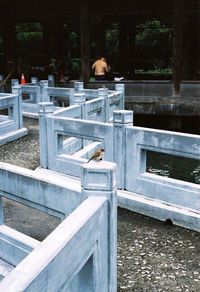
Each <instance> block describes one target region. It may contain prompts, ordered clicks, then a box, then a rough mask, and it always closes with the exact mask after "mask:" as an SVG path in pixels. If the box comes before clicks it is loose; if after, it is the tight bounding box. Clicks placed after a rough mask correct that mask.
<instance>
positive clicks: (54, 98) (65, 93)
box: [12, 77, 124, 122]
mask: <svg viewBox="0 0 200 292" xmlns="http://www.w3.org/2000/svg"><path fill="white" fill-rule="evenodd" d="M31 81H32V82H31V83H29V84H26V85H20V86H21V89H22V95H23V96H26V99H24V100H23V104H22V108H23V115H24V116H28V117H32V118H38V105H39V103H40V102H53V104H54V106H55V108H54V110H58V109H59V108H60V105H61V107H63V106H64V107H66V106H67V105H74V104H78V96H79V95H80V96H81V98H80V99H81V100H80V102H81V103H83V100H84V103H85V102H86V101H88V100H94V99H96V98H99V97H101V98H103V99H104V103H103V105H101V107H105V108H104V109H103V110H104V112H105V119H108V120H106V122H107V121H109V118H111V117H112V112H113V110H115V109H123V108H124V85H123V84H116V86H115V90H114V91H113V90H112V91H111V90H108V89H104V88H101V89H99V90H94V89H83V82H75V83H74V88H59V87H52V86H49V84H53V82H49V81H48V80H41V81H39V82H38V81H37V79H36V78H33V77H32V80H31ZM18 84H19V81H18V80H17V79H13V80H12V86H16V85H18ZM94 103H95V102H93V103H92V102H91V107H92V104H94ZM88 112H89V111H88ZM83 114H84V113H83ZM88 117H89V114H88Z"/></svg>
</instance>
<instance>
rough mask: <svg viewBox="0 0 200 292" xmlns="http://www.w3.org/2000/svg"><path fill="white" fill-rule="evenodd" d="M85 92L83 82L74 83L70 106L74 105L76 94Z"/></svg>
mask: <svg viewBox="0 0 200 292" xmlns="http://www.w3.org/2000/svg"><path fill="white" fill-rule="evenodd" d="M82 92H83V82H80V81H79V82H74V89H72V90H71V91H70V100H69V105H74V94H76V93H82Z"/></svg>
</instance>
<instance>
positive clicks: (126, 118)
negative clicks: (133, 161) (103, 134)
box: [113, 110, 133, 190]
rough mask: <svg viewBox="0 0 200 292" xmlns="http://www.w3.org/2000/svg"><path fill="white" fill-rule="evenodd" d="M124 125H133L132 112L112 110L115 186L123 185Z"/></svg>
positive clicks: (124, 156)
mask: <svg viewBox="0 0 200 292" xmlns="http://www.w3.org/2000/svg"><path fill="white" fill-rule="evenodd" d="M126 126H133V112H132V111H126V110H118V111H114V112H113V127H114V131H113V149H114V162H115V163H117V187H118V188H119V189H122V190H123V189H124V187H125V169H126V168H125V165H126V163H127V162H126V136H125V134H126Z"/></svg>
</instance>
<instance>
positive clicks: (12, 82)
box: [11, 79, 19, 88]
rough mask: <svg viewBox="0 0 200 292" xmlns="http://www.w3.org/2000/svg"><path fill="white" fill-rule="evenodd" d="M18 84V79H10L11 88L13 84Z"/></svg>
mask: <svg viewBox="0 0 200 292" xmlns="http://www.w3.org/2000/svg"><path fill="white" fill-rule="evenodd" d="M17 85H19V80H18V79H11V88H13V86H17Z"/></svg>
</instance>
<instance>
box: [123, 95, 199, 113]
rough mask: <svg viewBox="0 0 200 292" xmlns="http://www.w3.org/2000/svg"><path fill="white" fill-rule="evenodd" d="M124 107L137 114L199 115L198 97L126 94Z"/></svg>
mask: <svg viewBox="0 0 200 292" xmlns="http://www.w3.org/2000/svg"><path fill="white" fill-rule="evenodd" d="M125 108H126V109H127V110H132V111H133V112H134V114H138V115H140V114H150V115H155V114H156V115H174V116H200V98H199V97H195V98H194V97H182V98H178V97H177V98H176V97H149V96H146V97H134V96H133V97H130V96H129V97H127V96H126V97H125Z"/></svg>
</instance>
